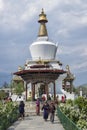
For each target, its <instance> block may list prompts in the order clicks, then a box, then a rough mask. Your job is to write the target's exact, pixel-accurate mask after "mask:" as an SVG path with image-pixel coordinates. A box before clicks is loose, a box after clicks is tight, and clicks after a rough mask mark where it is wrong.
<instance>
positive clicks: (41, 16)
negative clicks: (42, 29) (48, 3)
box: [38, 8, 48, 23]
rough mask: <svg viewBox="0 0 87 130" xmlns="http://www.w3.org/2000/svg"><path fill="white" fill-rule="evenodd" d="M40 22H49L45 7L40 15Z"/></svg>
mask: <svg viewBox="0 0 87 130" xmlns="http://www.w3.org/2000/svg"><path fill="white" fill-rule="evenodd" d="M38 22H39V23H41V22H44V23H47V22H48V20H47V18H46V14H44V10H43V8H42V12H41V14H40V15H39V20H38Z"/></svg>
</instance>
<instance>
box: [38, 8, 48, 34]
mask: <svg viewBox="0 0 87 130" xmlns="http://www.w3.org/2000/svg"><path fill="white" fill-rule="evenodd" d="M38 22H39V23H40V29H39V33H38V36H48V34H47V29H46V26H45V23H47V22H48V20H47V18H46V14H44V10H43V8H42V12H41V14H40V15H39V20H38Z"/></svg>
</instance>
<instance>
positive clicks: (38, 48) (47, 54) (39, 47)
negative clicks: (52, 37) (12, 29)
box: [29, 9, 57, 60]
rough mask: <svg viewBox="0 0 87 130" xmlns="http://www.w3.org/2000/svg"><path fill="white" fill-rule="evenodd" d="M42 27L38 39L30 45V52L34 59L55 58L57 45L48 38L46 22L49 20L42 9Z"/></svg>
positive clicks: (40, 20) (40, 16) (40, 21)
mask: <svg viewBox="0 0 87 130" xmlns="http://www.w3.org/2000/svg"><path fill="white" fill-rule="evenodd" d="M38 22H39V23H40V28H39V33H38V37H37V40H36V41H35V42H33V43H32V44H31V46H30V48H29V49H30V52H31V56H32V59H33V60H38V59H41V60H54V59H55V56H56V51H57V45H56V44H55V43H53V42H51V41H49V39H48V34H47V29H46V25H45V23H46V22H48V20H47V19H46V14H44V11H43V9H42V12H41V14H40V15H39V20H38Z"/></svg>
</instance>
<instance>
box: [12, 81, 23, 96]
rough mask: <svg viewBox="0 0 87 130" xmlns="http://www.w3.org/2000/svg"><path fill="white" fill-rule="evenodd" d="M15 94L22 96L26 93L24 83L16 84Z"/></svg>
mask: <svg viewBox="0 0 87 130" xmlns="http://www.w3.org/2000/svg"><path fill="white" fill-rule="evenodd" d="M14 92H15V93H16V94H17V95H21V94H22V92H24V85H23V83H22V82H19V83H15V87H14Z"/></svg>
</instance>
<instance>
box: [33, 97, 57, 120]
mask: <svg viewBox="0 0 87 130" xmlns="http://www.w3.org/2000/svg"><path fill="white" fill-rule="evenodd" d="M41 110H42V111H43V118H44V120H45V121H47V119H48V116H49V115H50V121H51V122H54V116H55V110H56V107H55V103H54V102H53V101H51V102H50V103H48V102H47V101H45V102H44V103H43V105H42V108H41ZM36 114H37V115H40V101H39V99H37V101H36Z"/></svg>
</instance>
